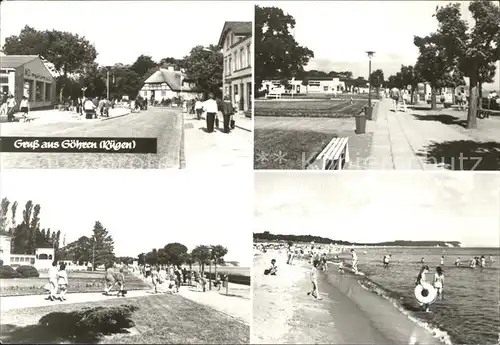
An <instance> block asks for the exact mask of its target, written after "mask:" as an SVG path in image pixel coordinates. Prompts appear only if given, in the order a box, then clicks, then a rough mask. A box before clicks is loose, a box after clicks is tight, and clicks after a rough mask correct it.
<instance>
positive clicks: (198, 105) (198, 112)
mask: <svg viewBox="0 0 500 345" xmlns="http://www.w3.org/2000/svg"><path fill="white" fill-rule="evenodd" d="M194 111H195V112H196V117H197V118H198V120H201V115H202V114H203V103H202V102H201V101H200V99H199V98H196V102H195V103H194Z"/></svg>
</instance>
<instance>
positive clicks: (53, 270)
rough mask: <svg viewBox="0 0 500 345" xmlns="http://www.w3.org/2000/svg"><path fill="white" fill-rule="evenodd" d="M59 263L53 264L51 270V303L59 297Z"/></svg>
mask: <svg viewBox="0 0 500 345" xmlns="http://www.w3.org/2000/svg"><path fill="white" fill-rule="evenodd" d="M57 272H58V271H57V261H53V262H52V266H51V267H50V268H49V272H48V274H49V297H48V298H47V299H48V300H50V301H55V300H56V296H57V287H58V284H57Z"/></svg>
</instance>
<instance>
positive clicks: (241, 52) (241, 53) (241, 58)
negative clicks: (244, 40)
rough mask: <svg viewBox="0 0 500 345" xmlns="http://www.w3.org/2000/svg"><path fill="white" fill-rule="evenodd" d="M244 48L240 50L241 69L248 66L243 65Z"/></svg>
mask: <svg viewBox="0 0 500 345" xmlns="http://www.w3.org/2000/svg"><path fill="white" fill-rule="evenodd" d="M243 58H244V56H243V48H241V49H240V69H242V68H244V67H246V64H244V63H243Z"/></svg>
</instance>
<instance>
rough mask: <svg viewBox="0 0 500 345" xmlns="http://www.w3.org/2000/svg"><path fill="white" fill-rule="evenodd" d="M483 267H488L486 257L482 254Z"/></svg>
mask: <svg viewBox="0 0 500 345" xmlns="http://www.w3.org/2000/svg"><path fill="white" fill-rule="evenodd" d="M481 268H486V258H485V257H484V255H481Z"/></svg>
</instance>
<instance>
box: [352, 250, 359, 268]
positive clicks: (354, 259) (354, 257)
mask: <svg viewBox="0 0 500 345" xmlns="http://www.w3.org/2000/svg"><path fill="white" fill-rule="evenodd" d="M351 257H352V270H353V271H354V273H358V256H357V255H356V252H355V251H354V249H351Z"/></svg>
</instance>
